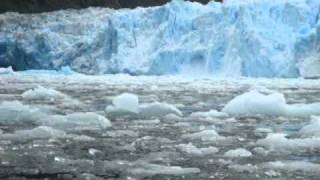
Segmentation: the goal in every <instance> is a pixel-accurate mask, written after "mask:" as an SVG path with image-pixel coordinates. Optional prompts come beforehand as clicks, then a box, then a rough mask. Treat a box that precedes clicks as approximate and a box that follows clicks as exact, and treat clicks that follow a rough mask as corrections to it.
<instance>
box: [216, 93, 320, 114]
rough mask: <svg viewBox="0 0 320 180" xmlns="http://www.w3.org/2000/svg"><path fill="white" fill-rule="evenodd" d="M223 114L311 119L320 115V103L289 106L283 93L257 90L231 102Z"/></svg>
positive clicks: (225, 107)
mask: <svg viewBox="0 0 320 180" xmlns="http://www.w3.org/2000/svg"><path fill="white" fill-rule="evenodd" d="M222 112H226V113H228V114H230V115H234V116H245V115H258V114H260V115H268V116H293V117H309V116H311V115H318V114H320V103H312V104H287V103H286V99H285V97H284V95H283V94H281V93H277V92H275V93H272V94H269V95H265V94H262V93H260V92H258V91H256V90H253V91H250V92H247V93H244V94H242V95H239V96H236V97H235V98H234V99H232V100H231V101H229V102H228V103H227V104H226V105H225V106H224V108H223V109H222Z"/></svg>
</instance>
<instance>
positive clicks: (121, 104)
mask: <svg viewBox="0 0 320 180" xmlns="http://www.w3.org/2000/svg"><path fill="white" fill-rule="evenodd" d="M112 104H113V105H110V106H107V108H106V110H105V111H106V113H107V114H108V115H109V116H123V115H136V114H137V113H138V112H139V98H138V96H137V95H135V94H129V93H124V94H121V95H119V96H116V97H115V98H113V100H112Z"/></svg>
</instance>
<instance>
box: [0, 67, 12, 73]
mask: <svg viewBox="0 0 320 180" xmlns="http://www.w3.org/2000/svg"><path fill="white" fill-rule="evenodd" d="M2 74H14V72H13V70H12V67H11V66H9V67H7V68H1V67H0V75H2Z"/></svg>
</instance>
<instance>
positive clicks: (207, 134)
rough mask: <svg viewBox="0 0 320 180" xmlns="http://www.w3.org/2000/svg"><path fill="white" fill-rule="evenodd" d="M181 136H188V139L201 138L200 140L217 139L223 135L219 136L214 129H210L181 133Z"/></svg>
mask: <svg viewBox="0 0 320 180" xmlns="http://www.w3.org/2000/svg"><path fill="white" fill-rule="evenodd" d="M182 138H188V139H201V140H204V141H206V140H218V139H223V138H224V137H223V136H220V135H219V134H218V133H217V132H216V131H215V130H214V129H210V130H203V131H200V132H197V133H192V134H185V135H182Z"/></svg>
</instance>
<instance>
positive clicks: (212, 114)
mask: <svg viewBox="0 0 320 180" xmlns="http://www.w3.org/2000/svg"><path fill="white" fill-rule="evenodd" d="M190 116H191V117H203V118H206V117H212V118H223V117H228V114H227V113H225V112H219V111H217V110H215V109H213V110H210V111H208V112H194V113H191V115H190Z"/></svg>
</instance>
